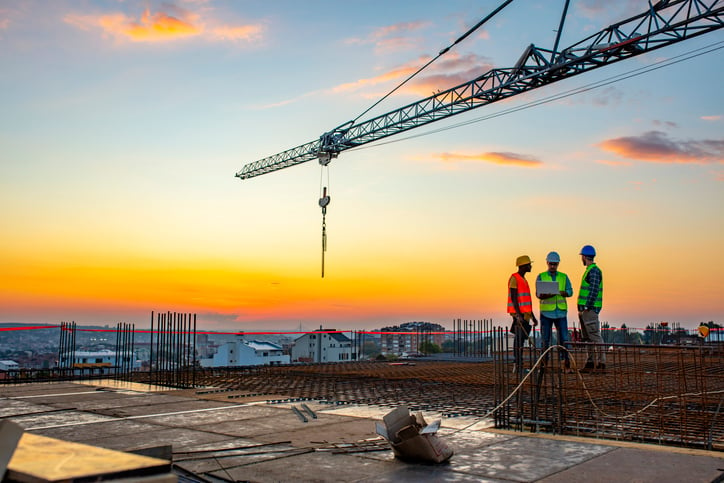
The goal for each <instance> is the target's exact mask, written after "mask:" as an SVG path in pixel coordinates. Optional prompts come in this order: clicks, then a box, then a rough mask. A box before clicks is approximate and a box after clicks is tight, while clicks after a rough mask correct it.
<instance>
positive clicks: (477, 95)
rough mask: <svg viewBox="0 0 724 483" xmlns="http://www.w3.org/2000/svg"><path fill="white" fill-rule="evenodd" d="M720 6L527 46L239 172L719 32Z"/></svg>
mask: <svg viewBox="0 0 724 483" xmlns="http://www.w3.org/2000/svg"><path fill="white" fill-rule="evenodd" d="M723 4H724V0H710V1H704V0H661V1H659V2H657V3H655V4H654V5H651V4H650V5H651V7H650V8H649V9H648V10H646V11H645V12H642V13H640V14H638V15H635V16H633V17H630V18H628V19H626V20H622V21H619V22H617V23H615V24H612V25H611V26H609V27H607V28H605V29H603V30H601V31H599V32H597V33H595V34H593V35H591V36H589V37H587V38H585V39H583V40H581V41H579V42H577V43H575V44H573V45H571V46H569V47H566V48H564V49H562V50H560V51H556V50H555V49H553V50H548V49H544V48H539V47H536V46H534V45H530V46H529V47H528V48H527V49H526V51H525V52H524V53H523V55H522V56H521V58H520V59H519V60H518V62H517V63H516V64H515V66H514V67H511V68H503V69H501V68H498V69H492V70H490V71H488V72H486V73H485V74H483V75H481V76H479V77H477V78H476V79H474V80H471V81H469V82H466V83H464V84H460V85H458V86H456V87H453V88H450V89H447V90H445V91H441V92H438V93H436V94H435V95H433V96H430V97H427V98H425V99H422V100H420V101H418V102H415V103H412V104H409V105H407V106H404V107H401V108H399V109H396V110H394V111H391V112H388V113H386V114H383V115H381V116H377V117H375V118H373V119H370V120H367V121H364V122H361V123H359V124H354V123H350V122H348V123H345V124H343V125H341V126H339V127H338V128H335V129H333V130H331V131H329V132H327V133H324V134H323V135H322V136H320V139H318V140H316V141H312V142H309V143H306V144H302V145H300V146H297V147H295V148H292V149H288V150H286V151H283V152H281V153H278V154H275V155H273V156H269V157H266V158H263V159H260V160H258V161H255V162H253V163H249V164H247V165H245V166H244V167H243V168H242V169H241V171H239V172H238V173H236V177H238V178H240V179H247V178H252V177H255V176H259V175H262V174H266V173H270V172H274V171H278V170H280V169H283V168H287V167H290V166H295V165H297V164H302V163H306V162H307V161H312V160H315V159H320V158H321V157H323V158H325V159H327V162H328V160H329V157H332V158H333V157H336V156H337V155H338V154H339V153H340V152H342V151H344V150H346V149H350V148H353V147H357V146H361V145H364V144H367V143H370V142H374V141H378V140H380V139H384V138H386V137H389V136H393V135H395V134H398V133H401V132H405V131H408V130H410V129H414V128H416V127H420V126H424V125H426V124H429V123H432V122H435V121H439V120H441V119H445V118H448V117H450V116H453V115H456V114H460V113H463V112H467V111H469V110H471V109H475V108H478V107H481V106H484V105H487V104H491V103H493V102H496V101H499V100H502V99H506V98H509V97H512V96H515V95H518V94H521V93H524V92H528V91H531V90H533V89H536V88H538V87H541V86H544V85H547V84H551V83H553V82H557V81H559V80H562V79H566V78H569V77H572V76H575V75H578V74H581V73H584V72H587V71H589V70H593V69H597V68H599V67H603V66H605V65H609V64H612V63H614V62H618V61H621V60H625V59H628V58H630V57H633V56H636V55H640V54H643V53H646V52H650V51H652V50H656V49H660V48H662V47H666V46H669V45H672V44H675V43H677V42H681V41H683V40H686V39H690V38H693V37H697V36H700V35H703V34H706V33H709V32H713V31H716V30H718V29H720V28H722V27H724V6H722V5H723Z"/></svg>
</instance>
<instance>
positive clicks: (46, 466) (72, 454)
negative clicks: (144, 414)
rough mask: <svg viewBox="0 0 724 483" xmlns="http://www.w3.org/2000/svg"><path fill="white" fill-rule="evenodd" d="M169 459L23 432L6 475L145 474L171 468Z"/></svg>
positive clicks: (52, 478)
mask: <svg viewBox="0 0 724 483" xmlns="http://www.w3.org/2000/svg"><path fill="white" fill-rule="evenodd" d="M170 467H171V464H170V462H169V461H166V460H161V459H157V458H150V457H148V456H140V455H136V454H131V453H124V452H121V451H113V450H110V449H105V448H98V447H96V446H89V445H85V444H79V443H72V442H69V441H62V440H59V439H55V438H48V437H46V436H39V435H36V434H31V433H25V434H23V436H22V438H21V439H20V443H19V444H18V447H17V449H16V450H15V453H14V454H13V457H12V459H11V460H10V463H9V464H8V472H7V475H6V477H7V478H9V479H11V480H13V481H20V482H29V483H36V482H57V481H74V480H78V479H87V478H91V477H97V476H101V475H103V476H106V477H108V476H111V475H114V476H117V477H130V476H134V475H135V476H148V475H154V474H159V473H168V472H170Z"/></svg>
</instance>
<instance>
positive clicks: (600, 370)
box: [596, 362, 606, 374]
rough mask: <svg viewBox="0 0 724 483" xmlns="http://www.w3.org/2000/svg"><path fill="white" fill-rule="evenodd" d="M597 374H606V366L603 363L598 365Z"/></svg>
mask: <svg viewBox="0 0 724 483" xmlns="http://www.w3.org/2000/svg"><path fill="white" fill-rule="evenodd" d="M596 372H598V373H599V374H605V373H606V364H605V363H603V362H600V363H598V365H597V366H596Z"/></svg>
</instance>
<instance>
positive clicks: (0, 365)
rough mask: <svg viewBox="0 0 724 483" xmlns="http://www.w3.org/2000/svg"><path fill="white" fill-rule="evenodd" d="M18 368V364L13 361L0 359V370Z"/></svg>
mask: <svg viewBox="0 0 724 483" xmlns="http://www.w3.org/2000/svg"><path fill="white" fill-rule="evenodd" d="M17 369H20V364H18V363H17V362H15V361H7V360H6V361H0V371H14V370H17Z"/></svg>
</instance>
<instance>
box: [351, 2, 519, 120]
mask: <svg viewBox="0 0 724 483" xmlns="http://www.w3.org/2000/svg"><path fill="white" fill-rule="evenodd" d="M512 2H513V0H506V1H505V2H503V3H502V4H500V5H499V6H498V8H496V9H495V10H493V11H492V12H490V13H489V14H488V15H487V16H486V17H485V18H484V19H482V20H481V21H480V22H478V23H477V24H475V25H474V26H473V27H471V28H470V29H468V31H467V32H465V33H464V34H463V35H461V36H460V37H458V39H457V40H456V41H455V42H453V43H452V44H450V45H449V46H447V47H445V48H444V49H442V50H441V51H440V52H438V54H437V55H436V56H435V57H433V58H432V59H431V60H430V61H429V62H428V63H427V64H425V65H423V66H422V67H420V68H419V69H417V71H416V72H414V73H413V74H411V75H410V76H409V77H408V78H407V79H405V80H404V81H402V82H401V83H400V84H398V85H397V87H395V88H394V89H392V90H391V91H390V92H388V93H387V94H385V95H384V96H383V97H382V98H380V99H379V100H378V101H377V102H375V103H374V104H372V105H371V106H370V107H368V108H367V109H366V110H365V111H364V112H363V113H362V114H360V115H359V116H357V117H355V118H354V119H353V120H352V121H351V122H350V124H354V123H355V122H357V121H358V120H359V118H361V117H362V116H364V115H365V114H367V113H368V112H370V111H371V110H372V109H374V108H375V107H377V106H378V105H379V104H380V103H381V102H382V101H384V100H385V99H387V98H388V97H390V96H391V95H392V94H393V93H394V92H395V91H396V90H397V89H399V88H400V87H402V86H403V85H405V84H407V82H409V81H410V80H412V78H413V77H415V76H416V75H417V74H419V73H420V72H422V71H423V70H424V69H426V68H427V67H428V66H429V65H430V64H432V63H433V62H435V61H436V60H437V59H439V58H440V57H442V56H443V55H445V54H446V53H448V51H450V49H452V48H453V47H455V46H456V45H457V44H459V43H460V42H462V41H463V40H465V39H466V38H467V37H468V36H470V34H472V33H473V32H475V31H476V30H477V29H479V28H480V27H481V26H482V25H483V24H484V23H486V22H487V21H488V20H490V19H491V18H493V17H494V16H496V15H497V14H498V13H500V11H501V10H503V9H504V8H505V7H507V6H508V5H509V4H510V3H512Z"/></svg>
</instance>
